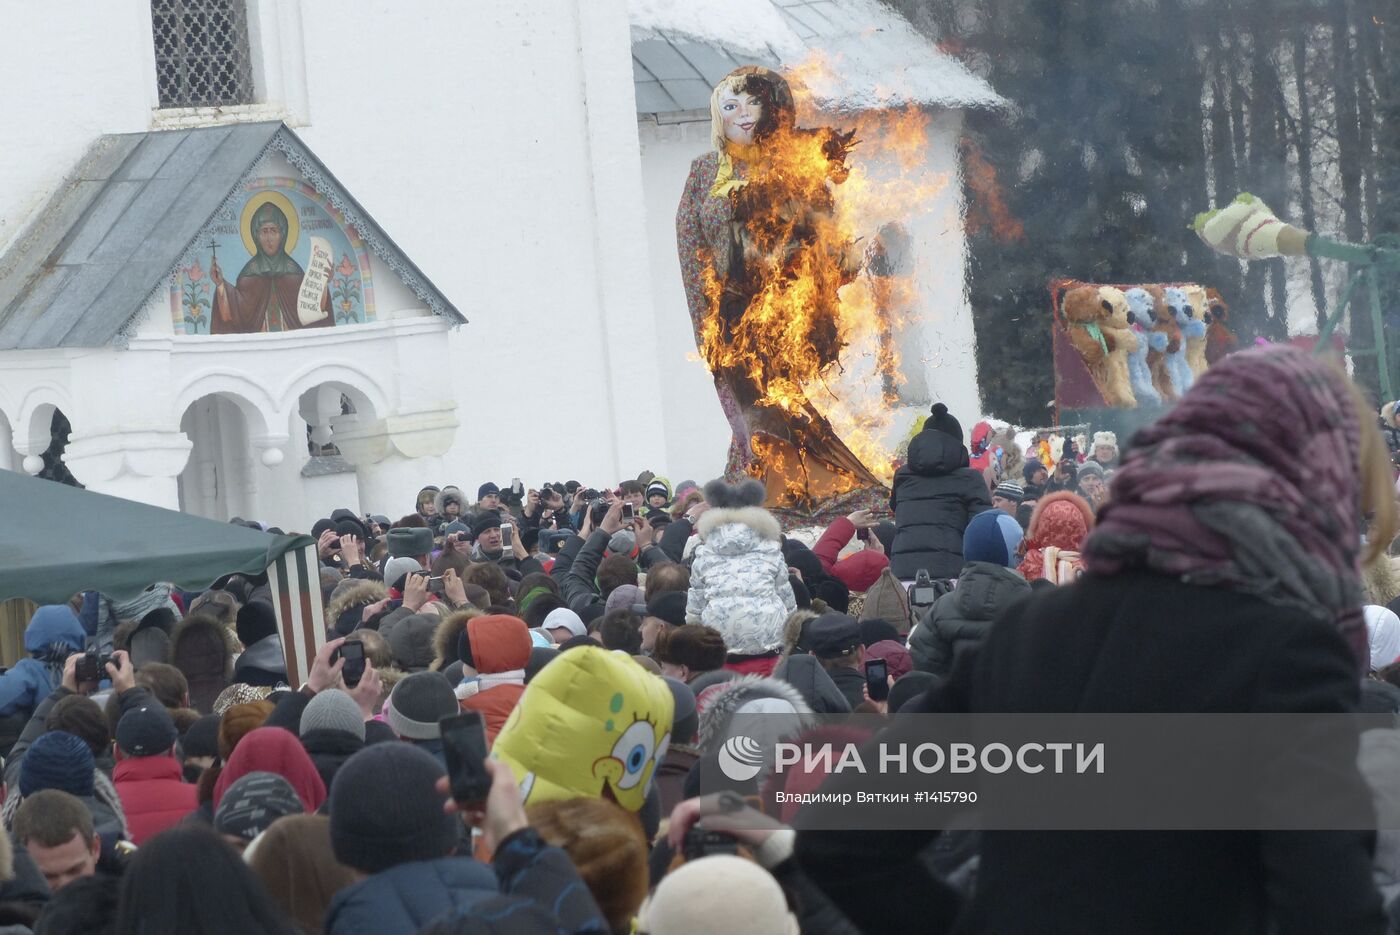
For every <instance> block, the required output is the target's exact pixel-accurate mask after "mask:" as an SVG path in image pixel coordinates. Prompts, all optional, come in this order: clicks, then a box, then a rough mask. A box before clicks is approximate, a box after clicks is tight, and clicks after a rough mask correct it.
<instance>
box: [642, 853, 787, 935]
mask: <svg viewBox="0 0 1400 935" xmlns="http://www.w3.org/2000/svg"><path fill="white" fill-rule="evenodd" d="M717 897H722V898H717ZM638 922H639V928H640V930H641V931H644V932H647V933H648V935H730V933H733V932H767V933H771V935H797V933H798V930H799V929H798V925H797V919H796V918H795V917H794V916H793V914H792V913H791V912H790V911H789V910H788V905H787V897H786V896H784V895H783V888H782V887H781V886H779V885H778V881H777V880H775V879H773V876H772V874H770V873H769V872H768V871H767V870H764V869H763V868H762V867H760V866H759V865H758V864H756V863H754V862H753V861H751V860H745V859H744V858H742V857H734V856H731V855H728V854H720V855H716V856H714V857H702V858H700V859H699V860H690V861H686V862H685V863H684V864H682V865H681V866H679V867H677V868H676V869H675V870H672V871H671V872H670V873H668V874H666V876H665V877H663V878H662V880H661V883H660V885H658V886H657V887H656V891H655V892H654V893H652V895H651V898H649V899H648V900H647V901H646V903H644V904H643V905H642V908H641V911H640V912H639V913H638Z"/></svg>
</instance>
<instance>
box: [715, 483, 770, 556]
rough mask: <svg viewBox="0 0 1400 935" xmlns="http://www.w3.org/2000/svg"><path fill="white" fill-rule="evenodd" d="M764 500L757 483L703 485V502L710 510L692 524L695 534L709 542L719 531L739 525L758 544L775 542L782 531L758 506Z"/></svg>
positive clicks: (762, 489)
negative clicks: (753, 534) (711, 536)
mask: <svg viewBox="0 0 1400 935" xmlns="http://www.w3.org/2000/svg"><path fill="white" fill-rule="evenodd" d="M765 496H766V492H765V490H764V488H763V485H762V484H760V483H759V482H758V481H756V480H746V481H744V482H743V483H741V484H736V485H730V484H726V483H725V482H724V481H723V480H722V479H721V480H712V481H710V482H709V483H708V484H706V485H705V502H706V503H708V504H709V505H710V508H709V509H708V510H706V511H705V513H704V515H703V516H701V517H700V521H699V522H698V523H696V524H695V531H696V532H698V533H699V534H700V538H701V539H702V540H708V539H709V537H710V533H712V532H713V531H714V530H716V529H718V528H719V527H721V526H728V525H732V524H735V523H738V524H740V525H742V526H747V527H748V528H750V529H752V530H753V531H754V532H755V533H757V534H758V538H759V539H760V540H771V541H773V542H777V541H778V540H779V539H781V538H782V534H783V531H782V529H781V528H780V527H779V526H778V521H777V519H775V518H774V516H773V514H772V513H769V512H768V511H767V510H765V509H763V507H762V506H761V505H760V504H762V503H763V498H764V497H765Z"/></svg>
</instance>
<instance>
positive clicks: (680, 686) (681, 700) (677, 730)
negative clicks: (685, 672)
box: [661, 675, 700, 744]
mask: <svg viewBox="0 0 1400 935" xmlns="http://www.w3.org/2000/svg"><path fill="white" fill-rule="evenodd" d="M661 680H662V681H664V682H665V683H666V687H667V688H669V689H670V690H671V700H672V701H674V702H675V705H676V707H675V713H674V714H672V716H671V736H672V737H673V738H675V741H676V743H684V744H689V743H694V742H695V732H696V731H697V730H699V729H700V715H699V714H698V713H697V712H696V709H695V692H693V691H691V690H690V686H689V685H687V684H685V683H684V682H682V681H681V680H680V679H677V678H672V677H671V676H669V675H663V676H662V677H661Z"/></svg>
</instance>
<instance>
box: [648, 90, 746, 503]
mask: <svg viewBox="0 0 1400 935" xmlns="http://www.w3.org/2000/svg"><path fill="white" fill-rule="evenodd" d="M637 134H638V136H639V138H640V140H641V148H642V190H643V191H644V192H645V194H646V225H647V226H646V232H647V242H648V243H649V244H650V245H651V264H650V276H651V291H652V297H653V308H654V309H655V320H656V337H657V347H658V357H659V358H660V359H662V360H664V361H665V364H664V366H662V368H661V373H660V377H661V383H660V386H661V401H662V404H663V405H664V406H665V409H666V412H668V413H672V414H673V415H672V416H671V418H670V419H669V420H668V421H670V422H673V423H675V429H674V430H669V431H667V433H666V462H667V464H668V466H669V467H670V470H671V471H673V472H674V473H672V474H670V475H668V476H669V477H670V478H671V480H672V481H678V480H684V479H686V478H691V479H694V480H695V481H697V482H698V483H701V484H703V483H705V482H706V481H707V480H709V479H710V478H713V477H718V476H719V474H720V472H722V471H723V470H724V462H725V458H726V456H727V455H728V453H729V440H730V436H731V434H732V433H731V432H730V431H729V422H728V421H727V420H726V419H725V418H724V412H723V411H722V410H721V409H720V405H719V397H718V396H716V395H715V381H714V378H713V377H712V376H711V375H710V371H709V368H708V367H706V366H705V364H704V362H703V361H702V360H701V359H700V356H699V354H698V353H697V351H696V349H695V332H694V330H693V329H692V327H691V324H690V311H689V309H688V308H687V307H686V302H685V290H684V288H683V287H682V285H681V266H680V258H679V256H678V255H677V253H676V206H677V205H678V204H680V200H681V192H682V191H684V190H685V180H686V177H687V176H688V175H689V174H690V162H691V160H692V159H694V158H695V157H696V156H699V155H700V154H701V153H704V152H706V151H707V150H708V149H709V148H710V121H709V119H708V118H706V119H705V120H704V121H703V122H701V121H689V122H685V123H671V124H662V125H658V124H657V123H656V122H655V121H653V120H650V119H643V120H640V121H638V123H637Z"/></svg>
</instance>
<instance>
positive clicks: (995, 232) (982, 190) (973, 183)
mask: <svg viewBox="0 0 1400 935" xmlns="http://www.w3.org/2000/svg"><path fill="white" fill-rule="evenodd" d="M962 151H963V175H964V177H965V178H966V179H967V187H968V188H969V189H970V190H971V193H972V197H971V198H970V199H969V200H968V210H967V232H968V233H969V234H977V233H980V232H982V231H984V230H989V231H991V232H992V236H994V237H996V239H997V240H1000V241H1001V242H1003V243H1008V242H1010V241H1013V240H1025V239H1026V228H1025V225H1023V224H1022V223H1021V222H1020V221H1018V220H1016V218H1014V217H1013V216H1012V215H1011V211H1010V209H1008V208H1007V207H1006V199H1005V198H1003V197H1002V192H1001V183H1000V182H999V181H998V180H997V170H996V168H995V167H994V166H993V165H992V164H991V163H990V162H988V161H987V157H985V156H983V155H982V150H981V149H980V148H979V147H978V146H977V144H976V143H974V142H972V140H970V139H966V140H964V141H963V146H962Z"/></svg>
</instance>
